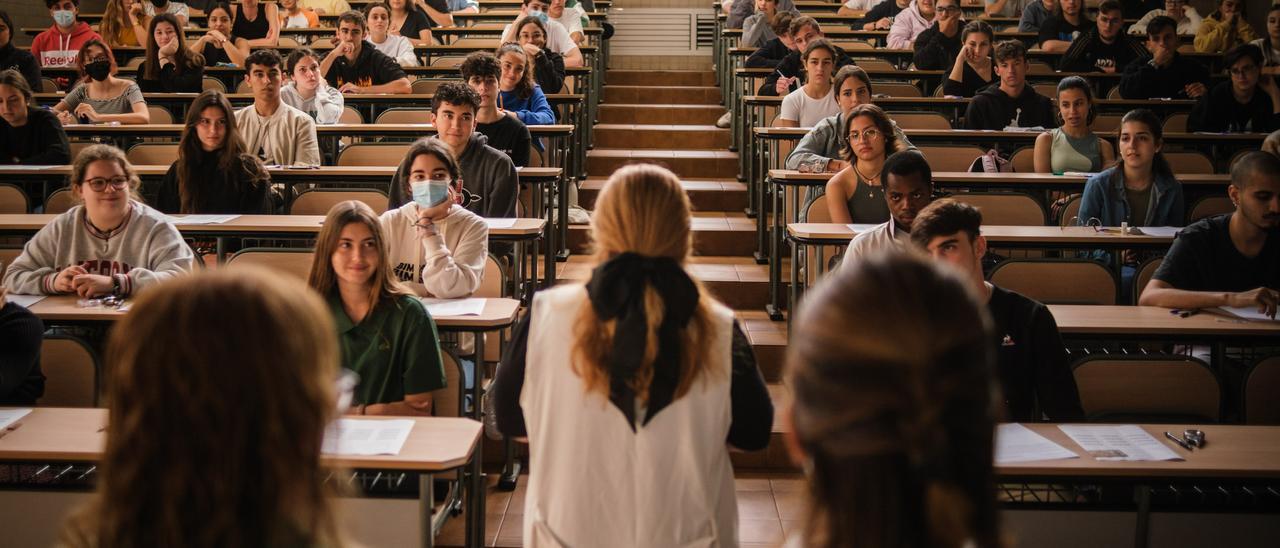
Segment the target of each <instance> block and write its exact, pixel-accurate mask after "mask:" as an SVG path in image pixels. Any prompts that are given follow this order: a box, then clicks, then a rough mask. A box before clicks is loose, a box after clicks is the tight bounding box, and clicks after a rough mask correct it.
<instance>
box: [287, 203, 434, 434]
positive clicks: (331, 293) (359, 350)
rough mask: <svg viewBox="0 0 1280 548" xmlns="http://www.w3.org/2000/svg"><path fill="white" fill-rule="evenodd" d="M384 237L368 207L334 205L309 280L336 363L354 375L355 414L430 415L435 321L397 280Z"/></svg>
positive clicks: (318, 237)
mask: <svg viewBox="0 0 1280 548" xmlns="http://www.w3.org/2000/svg"><path fill="white" fill-rule="evenodd" d="M386 237H387V235H386V233H385V232H384V231H383V229H382V225H381V223H380V222H379V221H378V216H377V214H375V213H374V212H373V210H372V209H370V208H369V206H367V205H365V204H364V203H362V202H357V201H355V200H351V201H346V202H342V203H340V204H337V205H335V206H333V208H332V209H330V210H329V214H328V215H326V216H325V219H324V226H323V227H322V228H321V229H320V235H319V236H317V238H316V248H315V255H314V258H313V261H312V263H311V275H310V277H309V278H308V280H307V285H310V286H311V288H312V289H314V290H316V292H317V293H319V294H320V295H321V296H322V297H324V298H325V299H327V301H328V303H329V309H330V312H331V314H332V317H333V319H334V323H335V324H336V325H337V332H338V340H339V343H340V347H341V349H342V362H341V363H342V366H343V367H345V368H347V369H350V370H352V371H355V372H356V374H358V375H360V385H359V387H358V388H357V390H356V393H355V397H354V399H353V400H352V403H353V404H354V405H355V407H354V408H353V410H352V411H353V412H354V413H355V414H357V415H430V414H431V392H433V391H436V390H439V389H441V388H444V387H445V375H444V365H443V363H444V362H443V360H442V359H441V358H440V343H439V336H438V335H437V333H436V324H435V321H433V320H432V319H431V315H430V314H429V313H427V309H426V307H425V306H424V305H423V304H422V301H420V300H418V298H417V297H415V296H414V295H413V292H412V291H411V290H410V289H409V288H407V287H405V286H404V285H402V284H401V283H400V282H398V281H396V275H395V272H394V269H395V265H394V264H393V263H392V262H391V260H390V259H389V258H388V257H389V254H388V242H387V239H386Z"/></svg>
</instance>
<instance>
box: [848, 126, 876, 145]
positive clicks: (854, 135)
mask: <svg viewBox="0 0 1280 548" xmlns="http://www.w3.org/2000/svg"><path fill="white" fill-rule="evenodd" d="M878 137H880V130H878V129H868V130H866V131H863V132H861V133H859V132H857V131H850V132H849V142H850V143H856V142H858V141H861V140H863V139H864V138H865V139H866V140H868V141H874V140H875V139H876V138H878Z"/></svg>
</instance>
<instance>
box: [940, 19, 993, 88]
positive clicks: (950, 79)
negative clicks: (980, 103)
mask: <svg viewBox="0 0 1280 548" xmlns="http://www.w3.org/2000/svg"><path fill="white" fill-rule="evenodd" d="M994 36H995V31H994V30H992V29H991V25H988V24H987V23H986V21H972V22H970V23H969V24H967V25H965V26H964V31H963V32H961V33H960V44H961V45H960V51H959V52H957V53H956V55H955V59H954V60H953V61H952V64H951V72H950V73H949V74H947V81H946V82H943V83H942V93H943V94H944V95H949V96H952V97H973V96H974V95H977V93H978V91H980V90H982V89H983V88H985V87H987V86H990V85H991V83H992V82H994V81H995V79H996V69H995V61H994V60H993V59H992V56H991V54H992V47H991V44H993V43H995V41H994V40H993V39H992V38H993V37H994ZM944 68H945V67H944Z"/></svg>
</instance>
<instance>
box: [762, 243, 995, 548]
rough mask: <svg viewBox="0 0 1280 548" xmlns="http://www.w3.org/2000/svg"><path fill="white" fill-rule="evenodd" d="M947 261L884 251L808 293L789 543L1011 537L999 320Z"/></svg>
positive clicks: (794, 424) (790, 376)
mask: <svg viewBox="0 0 1280 548" xmlns="http://www.w3.org/2000/svg"><path fill="white" fill-rule="evenodd" d="M944 274H945V273H944V272H941V271H940V269H939V268H938V267H936V266H933V265H930V264H928V263H927V262H925V261H924V260H922V259H919V258H916V257H913V256H911V255H908V254H905V253H901V252H899V253H890V254H885V255H883V256H880V257H877V258H875V259H872V260H868V261H862V262H860V263H858V264H857V265H854V266H853V267H851V268H841V269H838V270H836V271H835V272H833V273H832V274H831V275H830V276H828V277H827V278H826V279H825V280H824V281H823V282H822V283H820V284H819V285H818V286H817V287H815V288H814V289H813V293H811V294H810V295H806V297H807V298H806V299H805V301H804V302H803V303H801V305H800V308H799V310H798V312H797V319H798V320H799V321H801V322H803V323H798V324H796V325H805V326H812V327H811V328H806V329H802V330H797V331H796V333H795V334H794V335H792V341H791V343H790V345H789V349H788V350H789V352H790V355H789V356H788V360H787V373H786V379H787V381H786V382H787V386H788V387H789V388H791V391H792V396H793V397H792V398H791V399H790V407H789V408H788V409H785V410H784V411H783V413H782V416H783V417H784V418H783V420H785V421H787V422H788V423H789V424H790V425H791V428H789V429H788V433H787V434H786V441H787V449H788V452H789V453H790V454H791V458H792V460H793V461H794V462H796V463H797V464H798V465H800V466H801V467H802V468H803V470H804V475H805V487H804V490H803V492H802V493H801V494H800V496H801V497H802V498H803V499H804V500H805V501H806V505H805V508H806V512H804V517H803V518H801V519H802V520H803V521H802V523H800V524H798V525H796V526H795V527H794V528H793V530H794V532H793V533H791V537H792V538H790V539H788V542H787V544H786V546H814V547H817V546H828V547H829V546H895V547H900V548H923V547H944V546H945V547H959V546H988V547H989V546H1002V545H1003V539H1004V535H1003V534H1001V531H1000V528H999V523H998V519H999V513H998V511H997V506H996V501H995V496H994V493H995V487H994V484H995V473H994V472H993V470H992V462H993V461H994V459H995V457H994V449H993V444H994V432H995V421H996V413H997V408H996V402H994V401H992V400H993V398H992V396H993V394H994V393H995V387H994V378H993V372H992V363H991V362H992V357H991V348H990V340H991V327H990V320H988V319H987V318H986V314H985V313H983V311H982V307H981V305H980V304H979V303H976V302H974V297H973V295H972V291H970V290H969V288H967V287H965V286H964V285H963V284H962V283H961V280H960V279H958V278H957V277H956V276H951V275H944ZM904 296H911V298H903V297H904ZM853 325H856V326H858V329H849V328H848V326H853Z"/></svg>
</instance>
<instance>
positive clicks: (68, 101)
mask: <svg viewBox="0 0 1280 548" xmlns="http://www.w3.org/2000/svg"><path fill="white" fill-rule="evenodd" d="M76 68H78V69H80V74H82V75H83V76H82V77H81V78H80V83H79V84H76V87H75V88H73V89H72V90H71V91H70V92H69V93H67V95H66V96H65V97H63V98H62V100H61V101H58V104H57V105H55V106H54V107H53V110H54V112H56V113H57V114H58V119H59V120H61V121H62V124H63V125H69V124H77V123H80V124H103V123H110V122H118V123H121V124H147V123H150V122H151V114H149V113H148V112H147V103H146V102H145V101H143V99H142V90H141V89H140V88H138V84H136V83H134V82H132V81H129V80H125V79H122V78H117V77H116V75H115V74H116V70H117V67H116V60H115V57H114V56H112V55H111V48H109V47H107V45H106V44H104V43H103V42H102V40H99V39H93V40H90V41H89V42H87V43H86V44H85V45H84V47H83V48H80V54H79V55H77V56H76Z"/></svg>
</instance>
